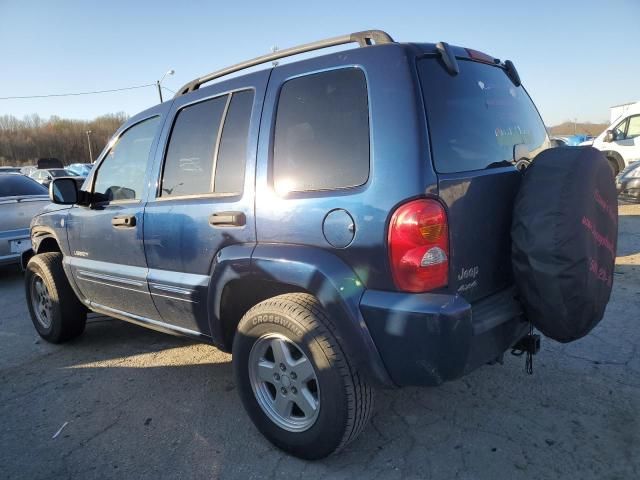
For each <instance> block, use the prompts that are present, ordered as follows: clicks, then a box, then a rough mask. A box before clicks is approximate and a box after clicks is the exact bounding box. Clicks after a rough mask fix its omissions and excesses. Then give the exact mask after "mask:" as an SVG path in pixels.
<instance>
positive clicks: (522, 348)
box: [511, 324, 540, 375]
mask: <svg viewBox="0 0 640 480" xmlns="http://www.w3.org/2000/svg"><path fill="white" fill-rule="evenodd" d="M539 351H540V335H538V334H535V333H533V325H531V324H530V326H529V333H528V334H527V335H526V336H524V337H522V338H521V339H520V340H518V342H517V343H516V344H515V345H514V346H513V347H512V348H511V355H515V356H516V357H521V356H522V355H523V354H525V353H526V354H527V359H526V361H525V367H524V368H525V371H526V372H527V373H528V374H529V375H533V356H534V355H535V354H536V353H538V352H539Z"/></svg>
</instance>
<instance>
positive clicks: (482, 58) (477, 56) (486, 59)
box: [465, 48, 496, 65]
mask: <svg viewBox="0 0 640 480" xmlns="http://www.w3.org/2000/svg"><path fill="white" fill-rule="evenodd" d="M465 50H466V51H467V53H468V54H469V58H470V59H471V60H475V61H476V62H482V63H488V64H489V65H492V64H495V63H496V59H495V58H493V57H492V56H491V55H487V54H486V53H484V52H479V51H478V50H472V49H471V48H466V49H465Z"/></svg>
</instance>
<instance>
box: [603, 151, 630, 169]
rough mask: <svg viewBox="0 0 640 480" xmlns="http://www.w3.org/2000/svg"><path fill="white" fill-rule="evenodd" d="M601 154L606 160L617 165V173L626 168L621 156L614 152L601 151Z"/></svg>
mask: <svg viewBox="0 0 640 480" xmlns="http://www.w3.org/2000/svg"><path fill="white" fill-rule="evenodd" d="M602 153H603V154H604V156H605V157H607V159H612V160H614V161H615V162H616V163H617V164H618V173H620V172H621V171H622V170H624V169H625V167H626V166H627V164H626V163H625V161H624V158H622V155H620V154H619V153H618V152H616V151H615V150H603V151H602Z"/></svg>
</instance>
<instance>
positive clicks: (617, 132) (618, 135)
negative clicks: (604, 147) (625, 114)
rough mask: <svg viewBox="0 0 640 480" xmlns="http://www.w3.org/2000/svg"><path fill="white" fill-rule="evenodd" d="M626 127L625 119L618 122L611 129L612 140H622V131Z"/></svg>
mask: <svg viewBox="0 0 640 480" xmlns="http://www.w3.org/2000/svg"><path fill="white" fill-rule="evenodd" d="M626 129H627V120H626V119H625V120H624V121H622V122H620V123H619V124H618V126H617V127H615V128H614V129H613V140H614V141H615V140H624V131H625V130H626Z"/></svg>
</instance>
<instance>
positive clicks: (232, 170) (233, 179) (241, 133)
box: [214, 90, 253, 193]
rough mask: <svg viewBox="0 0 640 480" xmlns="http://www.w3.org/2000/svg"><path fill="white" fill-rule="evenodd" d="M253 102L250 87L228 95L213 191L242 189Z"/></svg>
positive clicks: (223, 191)
mask: <svg viewBox="0 0 640 480" xmlns="http://www.w3.org/2000/svg"><path fill="white" fill-rule="evenodd" d="M252 106H253V90H245V91H242V92H238V93H234V94H233V96H232V97H231V103H229V110H228V111H227V116H226V118H225V120H224V127H223V128H222V136H221V137H220V147H219V149H218V158H217V160H216V172H215V176H214V177H215V178H214V191H215V192H216V193H240V192H242V186H243V183H244V169H245V166H246V164H247V142H248V139H249V120H250V119H251V107H252Z"/></svg>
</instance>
